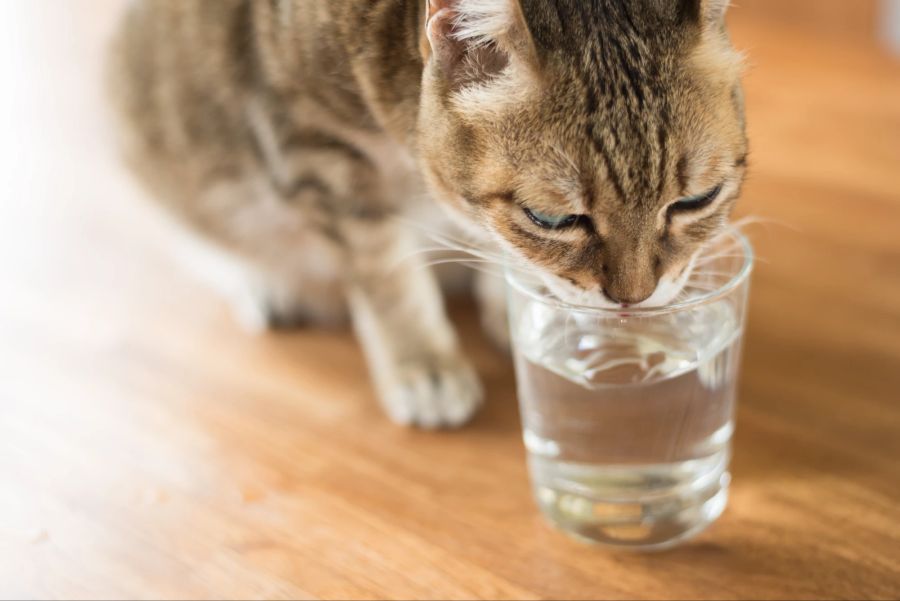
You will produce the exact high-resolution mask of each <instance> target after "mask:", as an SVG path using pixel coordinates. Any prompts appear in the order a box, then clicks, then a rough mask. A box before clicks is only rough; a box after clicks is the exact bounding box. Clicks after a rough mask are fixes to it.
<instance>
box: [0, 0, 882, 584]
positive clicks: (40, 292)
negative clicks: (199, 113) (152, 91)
mask: <svg viewBox="0 0 900 601" xmlns="http://www.w3.org/2000/svg"><path fill="white" fill-rule="evenodd" d="M748 4H749V3H748ZM117 5H118V3H117V2H115V1H113V0H102V1H101V0H93V1H91V2H88V1H84V2H77V3H76V2H65V3H64V2H49V1H44V2H37V1H35V2H32V1H29V2H4V3H0V29H2V35H0V69H2V76H3V77H2V80H3V81H4V82H6V84H5V88H4V93H3V94H0V115H2V119H4V123H3V127H2V129H0V131H2V132H3V135H2V137H0V140H2V141H0V154H2V156H0V159H2V160H0V164H2V165H3V167H2V170H3V171H2V173H3V177H2V179H0V181H2V182H3V189H2V192H0V193H2V196H3V198H2V200H0V274H2V279H0V597H9V598H20V597H64V598H98V597H100V598H121V597H139V598H160V597H164V598H223V597H225V598H239V597H240V598H244V597H254V598H259V597H275V598H291V597H293V598H346V597H354V598H473V597H474V598H523V599H528V598H575V599H587V598H609V599H624V598H758V599H763V598H772V599H775V598H778V599H786V598H792V599H793V598H797V599H800V598H809V599H811V598H885V599H887V598H897V597H898V596H900V510H898V502H900V64H898V62H897V61H896V60H891V59H889V58H887V57H886V56H883V55H881V54H879V53H878V51H877V50H875V49H874V48H872V47H870V46H867V45H855V44H853V43H850V42H842V41H837V40H831V39H822V38H820V37H818V36H815V35H807V34H804V33H801V32H798V31H795V30H792V29H779V27H778V26H775V25H766V26H760V25H759V23H760V21H758V20H756V19H744V18H742V15H741V11H740V10H737V11H735V13H734V24H735V28H734V34H735V38H736V41H737V43H738V45H739V46H741V47H743V48H747V49H749V55H750V62H751V71H750V73H749V76H748V80H747V91H748V105H749V111H750V123H751V135H752V139H753V154H752V177H751V179H750V181H749V182H748V184H747V187H746V194H745V197H744V200H743V201H742V202H743V205H742V211H743V213H745V214H753V215H759V216H762V217H764V218H766V219H767V220H769V221H770V223H769V225H765V226H761V227H759V228H756V229H752V230H751V234H752V236H753V238H754V240H755V243H756V246H757V248H758V251H759V254H760V256H761V257H762V259H763V262H761V263H760V265H759V268H758V270H757V273H756V275H755V280H754V289H753V294H752V308H751V314H750V322H749V331H748V333H747V344H746V352H745V361H744V370H743V379H742V383H741V404H740V411H739V416H738V432H737V438H736V447H735V459H734V483H733V495H732V500H731V504H730V507H729V509H728V510H727V512H726V514H725V515H724V516H723V518H722V519H721V521H720V522H719V523H717V524H716V525H715V526H714V527H713V528H712V529H711V530H709V531H708V532H707V533H705V534H704V535H703V536H701V537H700V538H699V539H698V540H697V541H695V542H693V543H691V544H689V545H688V546H686V547H684V548H682V549H679V550H676V551H672V552H667V553H663V554H655V555H634V554H627V553H617V552H610V551H606V550H601V549H595V548H591V547H585V546H582V545H580V544H578V543H575V542H572V541H570V540H569V539H567V538H565V537H563V536H561V535H559V534H558V533H556V532H555V531H553V530H552V529H551V528H550V527H548V526H547V525H546V524H545V523H544V522H543V521H542V519H541V518H540V516H539V515H538V513H537V510H536V508H535V506H534V504H533V503H532V501H531V499H530V497H529V489H528V482H527V476H526V472H525V466H524V452H523V448H522V444H521V441H520V438H519V425H518V416H517V413H516V406H515V394H514V389H513V379H512V372H511V367H510V365H509V361H508V360H507V359H506V358H504V357H503V356H500V355H498V354H496V353H494V352H493V351H492V350H490V348H489V347H488V345H487V344H486V343H485V341H484V339H483V337H482V336H481V335H480V334H479V333H478V331H477V328H476V326H475V320H474V319H473V317H472V311H471V308H470V307H469V306H467V305H466V304H465V303H463V304H461V305H460V306H459V307H457V308H456V309H455V315H456V316H457V318H458V321H459V322H460V325H461V327H462V329H463V331H464V333H465V336H464V338H465V340H466V341H467V344H468V345H469V347H470V349H471V353H472V354H473V356H474V357H475V358H476V361H477V364H478V366H479V369H480V371H481V374H482V376H483V377H484V380H485V382H486V384H487V390H488V395H489V399H490V401H489V404H488V406H487V409H486V410H485V411H484V413H483V414H482V415H481V416H480V417H479V418H478V419H477V421H476V422H475V423H474V424H473V425H472V426H471V427H470V428H468V429H466V430H464V431H462V432H458V433H452V434H449V433H448V434H428V433H420V432H413V431H408V430H404V429H400V428H397V427H394V426H391V425H390V424H389V423H387V422H386V421H385V419H384V418H383V417H382V416H381V414H380V412H379V410H378V409H377V407H376V405H375V402H374V400H373V396H372V392H371V389H370V385H369V382H368V381H367V379H366V377H365V376H364V375H363V374H364V373H365V372H364V369H363V362H362V359H361V357H360V354H359V352H358V349H357V347H356V345H355V343H354V341H353V339H352V337H351V336H350V334H349V333H347V332H326V331H302V332H298V333H296V334H291V335H283V336H267V337H249V336H247V335H245V334H243V333H241V332H240V331H239V330H238V328H237V327H236V326H235V325H234V323H233V322H232V320H231V318H230V316H229V314H228V312H227V310H226V309H225V307H224V306H223V304H222V303H221V301H220V300H219V299H218V297H216V296H215V295H213V294H212V293H210V292H209V291H207V290H206V289H205V288H202V287H200V286H199V285H198V284H196V283H195V282H194V281H193V280H192V279H190V278H188V277H186V276H184V275H183V274H182V272H181V271H180V270H179V269H178V265H177V264H176V263H175V261H174V260H173V259H171V258H169V256H168V255H167V254H166V253H164V252H163V251H162V249H163V248H164V246H165V241H164V238H163V237H162V236H161V235H160V234H159V233H158V230H157V229H156V228H155V227H154V226H153V221H152V219H150V218H149V217H148V214H147V213H146V212H145V211H143V210H142V209H140V208H139V204H138V203H137V202H135V200H136V196H137V192H136V191H135V189H134V188H133V186H132V184H131V182H130V180H129V179H128V178H127V177H126V176H125V175H124V174H123V173H122V171H121V170H120V169H119V167H118V165H117V164H116V161H115V158H114V155H113V152H112V150H111V149H110V148H109V142H108V140H109V126H108V125H107V124H106V122H105V120H104V118H103V114H102V112H101V110H100V107H101V97H100V92H99V90H98V88H97V86H96V80H97V78H98V77H99V67H98V64H97V60H98V57H99V54H100V51H101V47H102V44H101V42H102V39H103V35H104V33H105V32H106V31H108V29H109V27H110V24H111V23H112V22H113V20H114V16H115V10H114V9H115V8H116V6H117Z"/></svg>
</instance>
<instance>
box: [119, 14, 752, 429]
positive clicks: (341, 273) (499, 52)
mask: <svg viewBox="0 0 900 601" xmlns="http://www.w3.org/2000/svg"><path fill="white" fill-rule="evenodd" d="M727 4H728V3H727V1H726V0H377V1H376V0H134V1H133V2H132V4H131V5H130V7H129V10H128V12H127V15H126V16H125V18H124V21H123V24H122V26H121V29H120V33H119V34H118V36H117V38H116V42H115V44H114V46H113V50H112V52H111V59H112V60H111V69H110V75H111V80H110V83H111V91H112V94H113V98H114V104H115V106H116V107H117V109H118V110H117V113H118V115H119V116H120V117H121V128H120V129H121V131H122V134H123V144H124V152H125V156H126V157H127V160H128V163H129V164H130V165H131V167H132V168H133V170H134V171H135V172H136V173H137V175H138V177H139V179H140V180H141V181H142V182H143V183H144V184H145V185H146V186H147V187H148V188H149V190H150V191H151V192H152V195H153V197H154V198H155V199H157V200H158V202H159V204H160V206H162V207H164V208H165V209H166V210H167V212H168V213H169V214H170V215H172V216H174V217H175V218H176V220H177V222H179V223H180V224H182V225H184V226H186V229H188V230H189V231H190V232H192V236H193V237H194V240H195V241H196V242H197V245H198V247H201V248H202V249H203V252H204V253H205V254H206V256H208V257H209V258H210V260H213V261H215V265H214V269H213V267H212V266H210V267H208V268H206V269H205V271H207V272H211V271H215V272H216V273H217V274H219V278H218V281H219V283H220V284H221V285H222V286H223V289H224V290H225V291H226V292H228V293H229V294H230V295H231V296H232V298H233V299H234V301H235V306H236V308H237V310H238V313H239V315H240V316H241V317H242V319H243V320H244V321H245V322H246V323H248V324H249V325H250V326H251V327H255V328H267V327H282V326H291V325H295V324H298V323H306V322H316V323H335V322H341V321H342V320H344V319H346V318H348V317H349V318H350V319H352V322H353V324H354V326H355V329H356V332H357V336H358V338H359V340H360V343H361V346H362V348H363V350H364V353H365V356H366V359H367V362H368V365H369V368H370V371H371V375H372V379H373V381H374V384H375V387H376V389H377V392H378V396H379V398H380V400H381V402H382V405H383V406H384V409H385V410H386V413H387V414H388V415H389V417H390V418H392V419H393V420H394V421H396V422H398V423H401V424H407V425H416V426H419V427H423V428H441V427H457V426H461V425H462V424H464V423H466V422H467V421H468V420H470V418H471V417H472V416H473V415H474V414H475V413H476V411H477V409H478V408H479V406H480V404H481V402H482V397H483V393H482V389H481V386H480V384H479V381H478V379H477V377H476V374H475V372H474V370H473V369H472V367H471V365H470V362H469V361H468V359H467V358H466V357H465V356H464V354H463V352H462V351H461V349H460V344H459V340H458V337H457V335H456V333H455V332H454V329H453V327H452V325H451V323H450V321H449V320H448V318H447V316H446V314H445V309H444V304H443V300H442V295H441V290H440V285H439V282H438V280H437V278H436V277H435V275H434V273H433V271H432V270H431V269H429V268H428V265H427V260H426V258H425V254H424V253H423V252H420V251H421V250H422V249H421V236H420V235H419V232H417V231H416V230H417V228H416V227H415V224H416V223H417V221H416V220H417V219H422V220H425V219H430V218H427V217H417V216H416V215H417V212H420V213H423V214H425V213H427V211H425V210H424V207H428V206H434V205H437V206H440V207H442V208H443V209H444V210H445V212H446V214H448V215H450V216H451V217H452V219H453V221H454V223H455V224H456V226H454V227H460V228H462V230H461V231H463V232H465V235H466V236H469V237H470V238H468V239H471V240H477V241H478V244H479V247H480V248H486V249H493V251H490V252H489V254H486V255H485V256H488V257H493V256H499V255H500V254H501V253H505V254H506V255H507V256H509V257H510V260H512V261H515V262H517V264H522V265H528V266H530V267H531V268H532V269H534V270H537V271H538V272H539V273H540V274H541V275H542V277H543V278H544V279H545V281H546V282H547V285H548V286H549V287H551V288H552V289H553V290H554V291H555V292H556V293H557V294H559V295H560V296H562V297H563V298H565V299H577V300H578V301H579V302H582V303H588V304H594V305H599V306H623V305H624V306H630V305H641V306H643V305H658V304H664V303H666V302H668V301H670V300H671V299H672V298H674V297H675V295H677V294H678V292H679V290H680V289H681V287H682V286H683V284H684V281H685V278H686V277H687V275H688V274H689V273H690V270H691V267H692V261H693V257H695V256H696V254H697V252H698V251H699V250H700V249H701V248H702V247H703V245H704V244H705V243H707V242H708V241H709V240H711V239H712V238H713V237H715V236H716V235H717V234H719V233H720V232H721V231H722V230H723V228H725V227H726V224H727V222H728V219H729V216H730V213H731V210H732V207H733V205H734V203H735V200H736V198H737V197H738V195H739V191H740V187H741V183H742V180H743V177H744V173H745V170H746V164H747V161H746V157H747V139H746V135H745V120H744V107H743V97H742V88H741V83H740V78H741V56H740V55H739V54H738V53H737V52H736V51H735V50H734V49H733V47H732V45H731V42H730V41H729V37H728V35H727V33H726V28H725V13H726V8H727ZM420 223H423V224H425V225H426V226H427V222H425V221H421V222H420ZM427 227H430V226H427ZM448 236H450V235H448ZM210 265H212V264H211V263H210ZM476 277H477V281H476V284H475V288H476V290H477V291H478V296H479V297H480V300H481V305H482V309H481V310H482V314H483V321H484V323H485V324H486V326H487V327H488V328H489V329H490V330H491V331H492V332H493V333H494V335H495V336H496V337H498V338H502V337H503V335H504V328H503V324H504V323H505V317H504V315H505V313H504V305H503V297H504V294H503V289H502V281H501V280H499V279H498V278H493V277H490V276H483V275H480V274H479V275H477V276H476Z"/></svg>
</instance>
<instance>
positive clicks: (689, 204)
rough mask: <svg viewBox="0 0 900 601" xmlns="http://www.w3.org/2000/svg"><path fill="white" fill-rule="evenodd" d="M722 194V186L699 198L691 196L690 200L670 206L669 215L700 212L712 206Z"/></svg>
mask: <svg viewBox="0 0 900 601" xmlns="http://www.w3.org/2000/svg"><path fill="white" fill-rule="evenodd" d="M721 193H722V186H721V185H719V186H716V187H715V188H713V189H712V190H710V191H709V192H706V193H704V194H700V195H699V196H691V197H690V198H683V199H681V200H679V201H678V202H676V203H674V204H671V205H669V214H672V213H688V212H693V211H700V210H703V209H705V208H706V207H708V206H709V205H711V204H712V203H713V202H715V200H716V199H717V198H718V197H719V194H721Z"/></svg>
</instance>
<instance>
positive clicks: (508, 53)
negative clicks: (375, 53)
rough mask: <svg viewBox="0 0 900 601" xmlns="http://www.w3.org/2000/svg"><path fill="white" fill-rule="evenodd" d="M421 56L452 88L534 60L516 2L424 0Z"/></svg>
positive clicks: (523, 21)
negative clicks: (513, 63)
mask: <svg viewBox="0 0 900 601" xmlns="http://www.w3.org/2000/svg"><path fill="white" fill-rule="evenodd" d="M424 1H425V3H426V8H425V17H426V18H425V27H424V29H423V34H422V39H421V45H422V56H423V58H424V59H425V60H426V62H427V61H430V60H433V61H435V64H436V66H437V68H438V69H439V70H440V73H441V75H442V76H443V77H445V78H447V79H448V84H449V85H450V87H451V88H460V87H463V86H466V85H470V84H473V83H479V82H480V81H482V80H487V79H489V78H491V77H494V76H496V75H497V74H498V73H499V72H501V71H503V70H504V69H505V68H506V67H507V66H508V65H509V64H510V62H512V61H515V62H518V63H526V62H532V61H533V60H534V56H535V53H534V45H533V42H532V39H531V36H530V34H529V32H528V27H527V25H526V24H525V19H524V17H523V16H522V10H521V7H520V6H519V0H424Z"/></svg>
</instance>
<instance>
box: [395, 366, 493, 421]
mask: <svg viewBox="0 0 900 601" xmlns="http://www.w3.org/2000/svg"><path fill="white" fill-rule="evenodd" d="M382 397H383V399H382V402H383V404H384V407H385V410H386V411H387V413H388V415H389V416H390V418H391V419H392V420H393V421H395V422H397V423H398V424H401V425H405V426H418V427H420V428H425V429H428V430H434V429H438V428H458V427H460V426H463V425H465V424H466V423H467V422H468V421H469V420H470V419H472V417H473V416H474V415H475V413H476V412H477V411H478V408H479V407H480V406H481V403H482V400H483V398H484V395H483V392H482V388H481V383H480V382H479V380H478V376H477V375H476V373H475V370H473V369H472V367H471V366H470V365H469V364H468V363H467V362H466V361H465V360H463V359H461V358H458V357H437V358H429V359H422V360H417V361H413V362H409V363H404V364H402V365H400V366H398V369H397V371H396V374H395V376H394V377H393V378H391V381H390V382H388V383H386V386H385V390H384V392H383V394H382Z"/></svg>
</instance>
